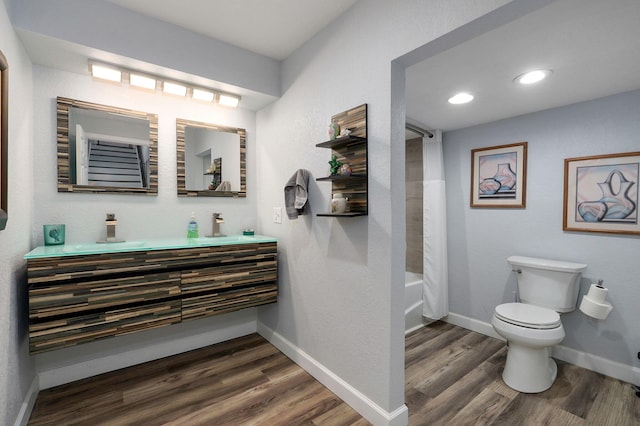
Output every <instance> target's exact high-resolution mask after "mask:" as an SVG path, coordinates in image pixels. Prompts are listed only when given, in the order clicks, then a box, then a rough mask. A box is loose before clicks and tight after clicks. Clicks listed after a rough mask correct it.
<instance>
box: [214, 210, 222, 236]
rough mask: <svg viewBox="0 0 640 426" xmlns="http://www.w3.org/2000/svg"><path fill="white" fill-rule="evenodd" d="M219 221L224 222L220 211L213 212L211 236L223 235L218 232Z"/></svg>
mask: <svg viewBox="0 0 640 426" xmlns="http://www.w3.org/2000/svg"><path fill="white" fill-rule="evenodd" d="M221 223H224V219H223V218H222V213H214V214H213V217H212V227H211V229H212V231H211V233H212V234H213V235H212V236H214V237H224V235H222V234H221V233H220V224H221Z"/></svg>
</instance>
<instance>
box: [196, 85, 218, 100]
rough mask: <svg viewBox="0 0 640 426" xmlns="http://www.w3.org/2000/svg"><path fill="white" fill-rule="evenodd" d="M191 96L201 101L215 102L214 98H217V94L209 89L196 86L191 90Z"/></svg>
mask: <svg viewBox="0 0 640 426" xmlns="http://www.w3.org/2000/svg"><path fill="white" fill-rule="evenodd" d="M191 97H192V98H193V99H197V100H199V101H205V102H213V99H214V98H215V94H214V93H213V92H210V91H208V90H203V89H196V88H194V89H193V91H192V92H191Z"/></svg>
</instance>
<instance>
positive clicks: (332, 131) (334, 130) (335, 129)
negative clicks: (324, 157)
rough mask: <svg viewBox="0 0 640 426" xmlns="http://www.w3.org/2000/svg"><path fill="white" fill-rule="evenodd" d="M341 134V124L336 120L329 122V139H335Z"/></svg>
mask: <svg viewBox="0 0 640 426" xmlns="http://www.w3.org/2000/svg"><path fill="white" fill-rule="evenodd" d="M339 135H340V125H339V124H338V123H336V122H335V121H333V120H332V121H331V124H329V139H331V140H334V139H335V138H337V137H338V136H339Z"/></svg>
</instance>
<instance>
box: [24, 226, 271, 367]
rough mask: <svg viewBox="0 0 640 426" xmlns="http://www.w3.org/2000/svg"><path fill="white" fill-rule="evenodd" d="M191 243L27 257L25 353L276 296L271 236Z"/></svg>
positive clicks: (64, 249) (38, 252) (72, 249)
mask: <svg viewBox="0 0 640 426" xmlns="http://www.w3.org/2000/svg"><path fill="white" fill-rule="evenodd" d="M223 238H224V237H223ZM226 238H229V237H226ZM197 240H199V241H198V242H196V243H194V242H193V241H191V242H189V240H186V239H184V244H182V243H181V242H178V243H176V242H172V243H171V244H166V242H163V244H158V245H157V246H153V244H150V243H148V242H147V243H139V245H138V246H136V244H134V243H131V244H130V245H126V244H127V243H124V244H123V245H122V249H118V248H117V246H118V243H115V244H114V245H109V244H97V245H95V246H96V247H97V248H92V249H88V247H90V246H91V245H79V246H67V245H65V246H49V247H40V248H38V249H35V250H33V251H32V252H30V253H29V254H27V255H26V256H25V258H26V259H27V281H28V286H29V350H30V352H31V353H32V354H36V353H41V352H46V351H50V350H55V349H60V348H64V347H68V346H74V345H78V344H81V343H87V342H91V341H95V340H98V339H103V338H106V337H112V336H118V335H122V334H128V333H134V332H137V331H141V330H146V329H150V328H155V327H160V326H165V325H170V324H177V323H180V322H183V321H188V320H192V319H197V318H204V317H208V316H212V315H218V314H223V313H227V312H232V311H237V310H240V309H244V308H248V307H252V306H258V305H263V304H267V303H274V302H276V301H277V296H278V287H277V280H278V267H277V242H276V240H275V239H271V238H266V237H260V236H256V237H235V240H237V241H235V240H225V243H224V244H222V245H209V244H215V243H216V239H215V238H213V239H212V238H209V239H204V238H200V239H197ZM207 240H208V241H209V242H207ZM100 249H102V250H104V251H103V252H100V251H99V250H100Z"/></svg>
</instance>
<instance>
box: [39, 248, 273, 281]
mask: <svg viewBox="0 0 640 426" xmlns="http://www.w3.org/2000/svg"><path fill="white" fill-rule="evenodd" d="M276 252H277V243H256V244H230V245H224V246H213V247H194V248H181V249H175V250H148V251H132V252H123V253H103V254H89V255H81V256H60V257H51V258H41V259H29V260H28V261H27V278H28V283H29V285H34V284H41V283H42V284H47V283H52V282H56V281H70V280H78V279H85V278H87V279H98V278H101V277H103V276H107V275H114V274H118V275H124V274H128V275H134V274H137V275H141V274H144V273H146V272H162V271H176V270H179V269H189V268H197V267H208V266H214V265H229V264H235V263H244V262H260V261H262V260H264V259H269V258H273V257H274V256H276Z"/></svg>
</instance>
